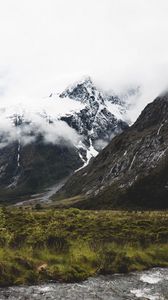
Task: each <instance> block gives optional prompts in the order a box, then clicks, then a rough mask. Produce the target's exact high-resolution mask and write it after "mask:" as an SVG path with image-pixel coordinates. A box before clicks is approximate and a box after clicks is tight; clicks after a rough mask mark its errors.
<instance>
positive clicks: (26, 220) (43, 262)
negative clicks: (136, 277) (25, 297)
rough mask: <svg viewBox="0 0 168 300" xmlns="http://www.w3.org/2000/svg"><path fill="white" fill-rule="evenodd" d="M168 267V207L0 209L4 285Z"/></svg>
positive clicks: (1, 278)
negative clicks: (138, 209) (149, 209)
mask: <svg viewBox="0 0 168 300" xmlns="http://www.w3.org/2000/svg"><path fill="white" fill-rule="evenodd" d="M155 266H162V267H168V212H167V211H163V212H156V211H155V212H123V211H122V212H120V211H80V210H78V209H67V210H54V209H52V210H42V209H40V210H39V211H38V210H33V209H30V208H27V209H6V208H0V286H4V285H12V284H34V283H39V282H43V281H48V280H54V281H64V282H73V281H81V280H85V279H87V278H88V277H90V276H94V275H97V274H108V273H115V272H123V273H126V272H130V271H135V270H143V269H147V268H150V267H155Z"/></svg>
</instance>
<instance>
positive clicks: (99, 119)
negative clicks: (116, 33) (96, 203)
mask: <svg viewBox="0 0 168 300" xmlns="http://www.w3.org/2000/svg"><path fill="white" fill-rule="evenodd" d="M126 97H127V95H126ZM126 111H127V102H126V98H124V96H122V97H119V96H117V95H115V94H114V93H107V92H103V91H101V90H100V89H98V88H97V87H96V86H95V85H94V83H93V82H92V80H91V79H90V78H85V79H83V80H81V81H79V82H76V83H74V84H73V85H71V86H69V87H68V88H66V89H65V90H64V91H63V92H61V93H51V94H50V96H49V97H47V98H44V99H41V100H40V101H39V100H36V101H33V103H31V105H29V103H24V105H23V104H22V105H15V106H11V105H10V106H3V107H1V108H0V201H1V202H2V201H5V202H6V200H8V201H10V202H11V201H12V202H16V201H20V200H22V199H23V200H24V199H25V197H27V198H30V195H33V194H34V193H41V192H42V191H43V190H44V189H45V188H47V187H49V186H51V185H53V184H55V183H57V182H60V181H61V180H64V179H65V178H66V177H67V176H69V175H70V174H72V173H73V172H74V171H76V170H78V169H80V168H83V167H84V166H86V165H87V164H88V163H89V161H90V159H91V158H93V157H95V156H96V155H97V154H98V152H99V151H100V150H102V149H103V148H104V147H105V146H106V145H107V144H108V143H109V141H110V140H111V139H112V138H113V137H114V136H116V135H117V134H119V133H121V132H122V131H124V130H126V129H127V128H128V124H127V122H126Z"/></svg>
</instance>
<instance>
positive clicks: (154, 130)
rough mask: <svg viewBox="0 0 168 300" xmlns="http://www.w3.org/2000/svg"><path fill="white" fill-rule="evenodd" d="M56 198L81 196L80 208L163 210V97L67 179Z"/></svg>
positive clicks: (166, 175) (166, 191)
mask: <svg viewBox="0 0 168 300" xmlns="http://www.w3.org/2000/svg"><path fill="white" fill-rule="evenodd" d="M62 195H63V196H65V195H66V197H67V196H75V195H82V197H84V198H85V199H84V200H83V201H81V202H80V201H79V203H78V204H76V205H77V206H80V207H85V208H95V209H96V208H110V207H111V208H113V207H125V208H128V207H131V208H156V209H157V208H167V207H168V95H167V94H165V95H163V96H161V97H158V98H157V99H156V100H155V101H154V102H153V103H150V104H148V105H147V107H146V108H145V109H144V110H143V112H142V113H141V115H140V117H139V118H138V119H137V121H136V122H135V124H134V125H133V126H131V127H130V128H129V129H127V130H126V131H125V132H123V133H122V134H120V135H119V136H117V137H115V138H114V139H113V140H112V141H111V143H110V144H109V145H108V146H107V147H106V148H105V149H104V150H103V151H102V152H101V153H100V154H99V155H98V156H97V157H96V158H95V159H94V160H93V161H92V162H91V163H90V164H89V166H88V167H87V168H85V169H83V170H81V171H80V172H79V173H77V174H76V175H74V176H72V178H71V179H70V180H69V182H67V184H66V185H65V187H64V188H63V189H62Z"/></svg>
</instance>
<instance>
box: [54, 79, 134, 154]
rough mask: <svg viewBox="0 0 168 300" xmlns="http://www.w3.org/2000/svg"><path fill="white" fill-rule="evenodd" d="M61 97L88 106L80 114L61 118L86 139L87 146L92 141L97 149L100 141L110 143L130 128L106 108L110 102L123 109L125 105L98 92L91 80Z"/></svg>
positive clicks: (112, 97) (78, 85)
mask: <svg viewBox="0 0 168 300" xmlns="http://www.w3.org/2000/svg"><path fill="white" fill-rule="evenodd" d="M60 97H61V98H66V97H69V98H70V99H73V100H75V101H80V102H82V103H84V104H85V105H86V106H85V108H84V109H82V110H81V111H80V112H79V113H75V114H73V115H70V116H64V117H62V118H61V120H63V121H65V122H67V123H68V125H69V126H70V127H72V128H74V129H75V130H76V131H77V132H78V133H79V134H81V135H82V136H83V137H84V144H85V143H86V145H87V144H89V143H90V140H91V141H92V143H93V145H94V146H95V148H96V141H98V140H99V139H100V140H104V141H105V142H106V143H109V142H110V141H111V139H112V137H114V136H115V135H116V134H118V133H121V132H122V131H123V130H125V129H126V128H128V124H127V123H126V122H124V121H123V120H121V119H117V117H116V116H115V115H114V114H112V113H111V112H110V111H109V110H108V108H107V106H106V102H107V101H108V102H111V103H113V104H117V105H119V106H120V108H121V109H122V108H124V105H125V103H124V102H123V101H122V100H121V99H120V98H119V97H117V96H112V95H107V94H104V93H103V92H101V91H99V90H97V88H96V87H95V86H94V84H93V82H92V81H91V79H90V78H87V79H86V80H85V81H84V82H82V83H79V84H77V85H76V86H74V87H71V88H68V89H67V90H65V91H64V92H63V93H62V94H60ZM96 150H98V149H96Z"/></svg>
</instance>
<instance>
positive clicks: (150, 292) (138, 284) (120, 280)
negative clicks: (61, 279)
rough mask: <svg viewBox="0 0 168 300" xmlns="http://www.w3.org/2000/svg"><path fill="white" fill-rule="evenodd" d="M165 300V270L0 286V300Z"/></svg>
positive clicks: (167, 283)
mask: <svg viewBox="0 0 168 300" xmlns="http://www.w3.org/2000/svg"><path fill="white" fill-rule="evenodd" d="M3 299H10V300H16V299H17V300H29V299H31V300H33V299H37V300H38V299H39V300H47V299H48V300H49V299H55V300H57V299H60V300H63V299H69V300H93V299H99V300H100V299H102V300H134V299H139V300H142V299H143V300H147V299H149V300H166V299H168V269H161V268H155V269H152V270H149V271H145V272H136V273H130V274H128V275H121V274H120V275H119V274H115V275H110V276H98V277H96V278H90V279H88V280H87V281H85V282H83V283H74V284H65V283H50V284H44V285H38V286H23V287H9V288H4V289H0V300H3Z"/></svg>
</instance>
